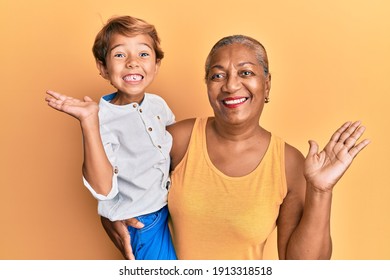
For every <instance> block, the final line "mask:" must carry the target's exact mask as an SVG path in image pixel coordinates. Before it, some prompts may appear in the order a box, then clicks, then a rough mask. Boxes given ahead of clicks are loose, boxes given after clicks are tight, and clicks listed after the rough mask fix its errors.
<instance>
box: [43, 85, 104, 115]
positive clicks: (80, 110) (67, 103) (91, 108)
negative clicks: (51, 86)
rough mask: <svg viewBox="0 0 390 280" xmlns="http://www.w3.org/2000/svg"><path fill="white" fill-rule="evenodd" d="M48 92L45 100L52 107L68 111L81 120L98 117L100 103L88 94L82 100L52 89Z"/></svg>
mask: <svg viewBox="0 0 390 280" xmlns="http://www.w3.org/2000/svg"><path fill="white" fill-rule="evenodd" d="M46 93H47V94H48V96H46V98H45V100H46V102H47V104H48V105H49V106H50V107H52V108H54V109H56V110H58V111H61V112H64V113H67V114H69V115H71V116H72V117H75V118H77V119H78V120H79V121H80V122H83V121H85V120H87V119H89V118H90V117H91V116H94V117H97V113H98V112H99V105H98V104H97V103H96V102H95V101H93V100H92V99H91V98H90V97H88V96H85V97H84V100H80V99H76V98H73V97H70V96H66V95H63V94H60V93H58V92H55V91H52V90H48V91H46Z"/></svg>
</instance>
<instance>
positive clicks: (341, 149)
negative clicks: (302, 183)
mask: <svg viewBox="0 0 390 280" xmlns="http://www.w3.org/2000/svg"><path fill="white" fill-rule="evenodd" d="M364 131H365V127H364V126H361V123H360V121H357V122H354V123H351V122H346V123H345V124H344V125H342V126H341V127H340V128H339V129H338V130H337V131H336V132H335V133H334V134H333V135H332V137H331V139H330V141H329V142H328V144H327V145H326V146H325V148H324V149H323V150H322V151H321V152H318V144H317V143H316V142H315V141H312V140H310V141H309V144H310V149H309V153H308V154H307V157H306V160H305V167H304V174H305V177H306V181H307V182H308V183H309V184H310V185H311V186H312V187H314V188H316V189H317V190H319V191H325V192H326V191H332V189H333V187H334V186H335V184H336V183H337V182H338V180H340V178H341V177H342V176H343V174H344V173H345V171H347V169H348V167H349V166H350V165H351V163H352V161H353V159H354V158H355V157H356V155H357V154H358V153H359V152H360V151H361V150H363V149H364V148H365V147H366V146H367V145H368V144H369V143H370V141H369V140H368V139H365V140H363V141H361V142H359V143H358V140H359V138H360V137H361V136H362V135H363V133H364Z"/></svg>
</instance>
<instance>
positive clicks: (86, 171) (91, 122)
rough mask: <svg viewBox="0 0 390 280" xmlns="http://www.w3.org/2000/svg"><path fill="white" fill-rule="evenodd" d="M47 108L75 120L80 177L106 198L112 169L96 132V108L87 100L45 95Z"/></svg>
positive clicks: (97, 126)
mask: <svg viewBox="0 0 390 280" xmlns="http://www.w3.org/2000/svg"><path fill="white" fill-rule="evenodd" d="M47 94H48V96H47V97H46V101H47V104H48V105H49V106H50V107H52V108H54V109H56V110H58V111H60V112H64V113H67V114H68V115H70V116H72V117H74V118H76V119H78V120H79V121H80V126H81V130H82V134H83V147H84V162H83V168H82V171H83V175H84V178H85V179H86V180H87V181H88V183H89V184H90V186H91V187H92V188H93V190H94V191H95V192H96V193H97V194H101V195H103V196H107V194H109V193H110V191H111V187H112V176H113V167H112V165H111V163H110V162H109V160H108V158H107V155H106V153H105V151H104V147H103V144H102V140H101V136H100V131H99V117H98V112H99V106H98V104H97V103H96V102H94V101H93V100H92V99H91V98H89V97H84V100H79V99H76V98H72V97H69V96H66V95H63V94H59V93H57V92H54V91H47Z"/></svg>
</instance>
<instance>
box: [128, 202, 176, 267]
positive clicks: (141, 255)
mask: <svg viewBox="0 0 390 280" xmlns="http://www.w3.org/2000/svg"><path fill="white" fill-rule="evenodd" d="M168 215H169V214H168V206H164V207H163V208H161V209H160V210H158V211H156V212H153V213H150V214H146V215H142V216H138V217H136V218H137V219H138V220H139V221H140V222H141V223H143V224H144V225H145V226H144V227H143V228H141V229H136V228H133V227H131V226H128V227H127V228H128V230H129V233H130V238H131V248H132V249H133V254H134V256H135V259H136V260H177V257H176V253H175V249H174V248H173V243H172V239H171V234H170V232H169V228H168Z"/></svg>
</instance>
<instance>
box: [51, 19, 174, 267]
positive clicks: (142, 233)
mask: <svg viewBox="0 0 390 280" xmlns="http://www.w3.org/2000/svg"><path fill="white" fill-rule="evenodd" d="M93 54H94V57H95V59H96V65H97V68H98V69H99V71H100V75H101V76H102V77H103V78H105V79H107V80H109V81H110V83H111V84H112V85H113V86H114V87H115V88H116V89H117V91H116V92H115V93H112V94H109V95H106V96H103V97H102V98H101V100H100V103H99V105H97V103H95V102H94V101H93V100H92V99H91V98H89V97H84V100H78V99H74V98H71V97H68V96H65V95H62V94H59V93H56V92H53V91H47V94H48V95H49V96H48V97H46V101H47V102H48V105H49V106H51V107H52V108H54V109H57V110H59V111H62V112H65V113H67V114H69V115H71V116H73V117H75V118H77V119H78V120H79V121H80V124H81V129H82V134H83V140H84V141H83V144H84V162H83V169H82V170H83V181H84V184H85V186H86V187H87V188H88V189H89V190H90V191H91V193H92V194H93V196H94V197H95V198H97V199H98V212H99V214H100V215H101V216H104V217H106V218H108V219H110V220H112V221H115V220H124V219H128V218H131V217H137V218H138V220H139V221H140V222H141V223H143V224H144V227H143V228H142V229H135V228H132V227H128V230H129V232H130V236H131V245H132V249H133V254H134V256H135V258H136V259H145V260H146V259H149V260H151V259H176V254H175V252H174V248H173V245H172V241H171V237H170V234H169V229H168V225H167V219H168V210H167V193H168V189H169V185H170V179H169V166H170V156H169V152H170V149H171V146H172V137H171V135H170V134H169V133H168V132H167V131H166V130H165V127H166V126H167V125H170V124H172V123H174V121H175V117H174V115H173V113H172V111H171V110H170V109H169V107H168V106H167V104H166V103H165V101H164V100H163V99H162V98H161V97H159V96H157V95H154V94H149V93H146V92H145V90H146V88H147V87H148V86H149V85H150V84H151V83H152V81H153V80H154V78H155V76H156V75H157V72H158V69H159V66H160V63H161V59H162V58H163V57H164V53H163V51H162V50H161V47H160V40H159V37H158V35H157V32H156V30H155V28H154V26H153V25H150V24H148V23H147V22H145V21H143V20H141V19H137V18H133V17H130V16H122V17H114V18H111V19H110V20H109V21H108V22H107V24H106V25H105V26H104V27H103V28H102V30H101V31H100V32H99V33H98V34H97V36H96V39H95V42H94V45H93Z"/></svg>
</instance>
